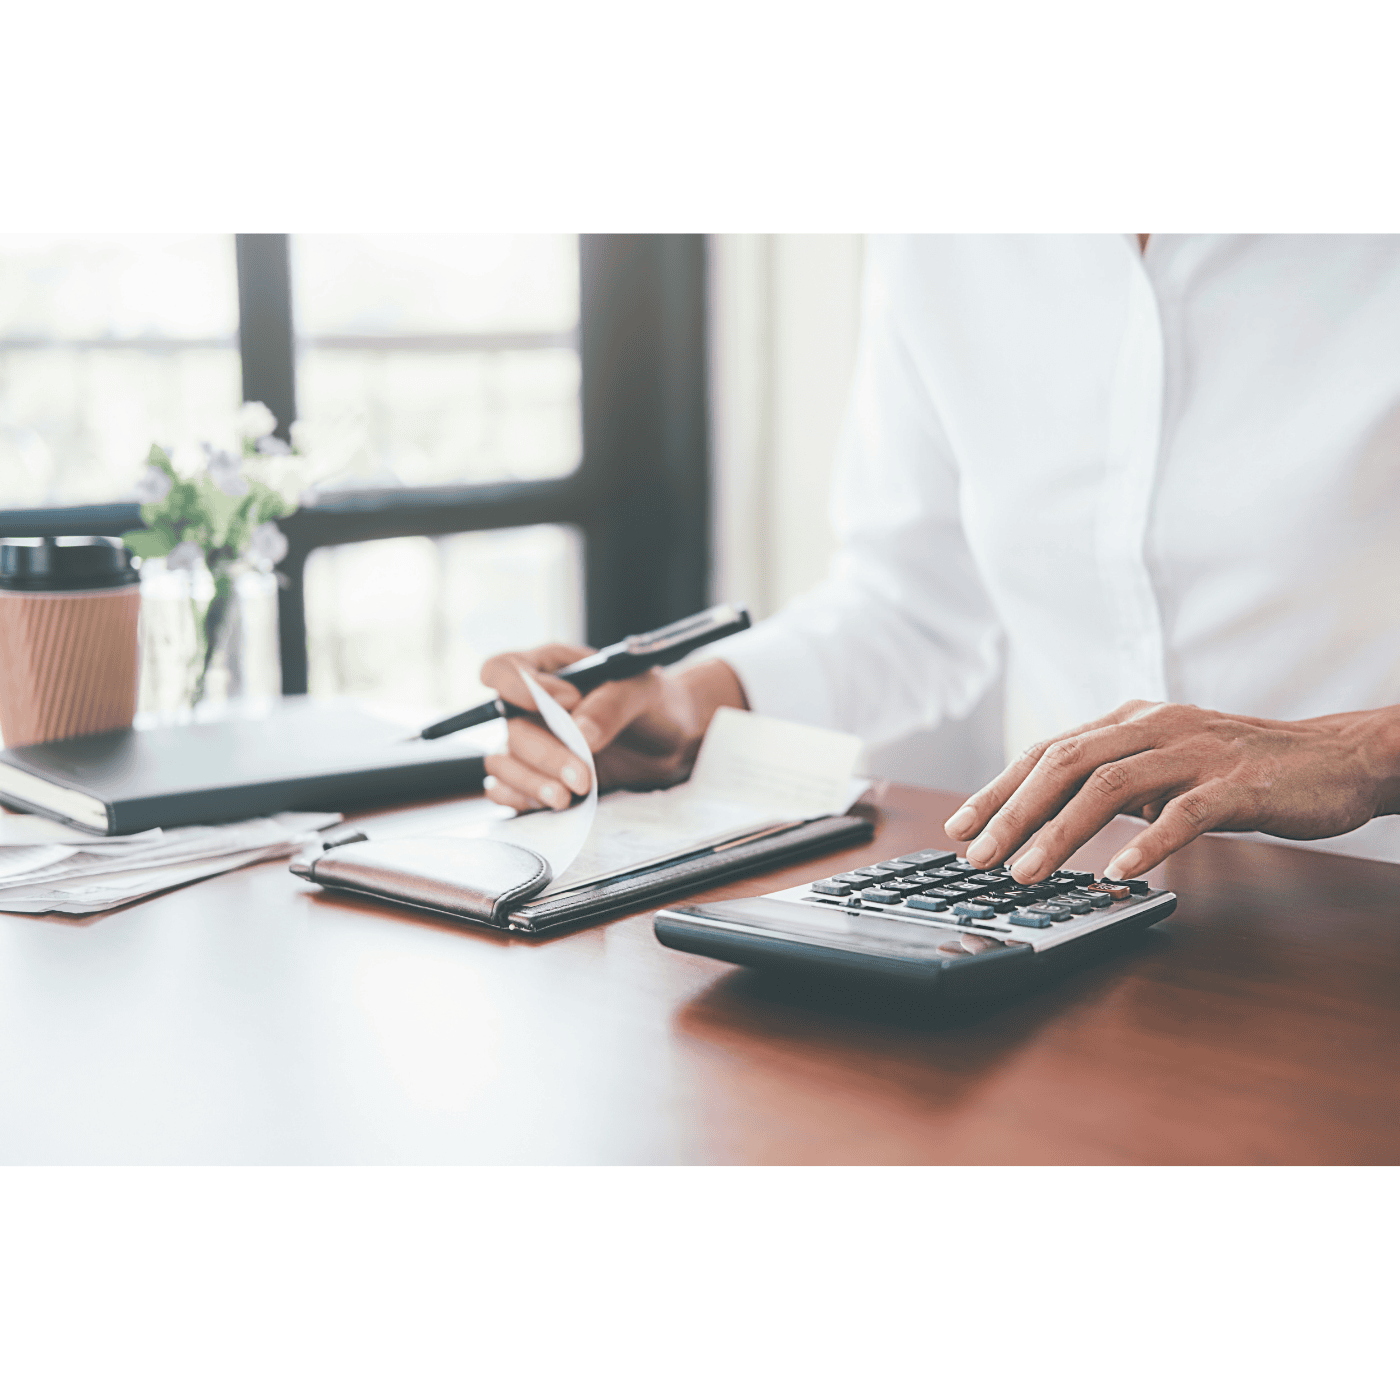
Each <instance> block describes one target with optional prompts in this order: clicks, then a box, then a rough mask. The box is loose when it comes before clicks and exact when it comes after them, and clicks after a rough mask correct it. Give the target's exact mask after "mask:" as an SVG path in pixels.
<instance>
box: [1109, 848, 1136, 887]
mask: <svg viewBox="0 0 1400 1400" xmlns="http://www.w3.org/2000/svg"><path fill="white" fill-rule="evenodd" d="M1141 869H1142V852H1141V851H1140V850H1138V849H1137V847H1136V846H1129V847H1128V849H1127V850H1126V851H1119V852H1118V854H1117V855H1116V856H1114V857H1113V859H1112V860H1111V861H1109V863H1108V868H1107V869H1106V870H1105V871H1104V873H1103V877H1104V879H1105V880H1121V879H1122V878H1123V877H1124V876H1125V875H1135V874H1137V872H1138V871H1139V870H1141Z"/></svg>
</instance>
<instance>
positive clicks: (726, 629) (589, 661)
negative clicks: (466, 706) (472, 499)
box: [418, 603, 749, 739]
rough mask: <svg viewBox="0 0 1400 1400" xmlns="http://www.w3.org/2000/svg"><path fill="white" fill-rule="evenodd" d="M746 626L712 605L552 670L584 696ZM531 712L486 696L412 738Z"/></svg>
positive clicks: (727, 609) (737, 614)
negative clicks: (609, 682)
mask: <svg viewBox="0 0 1400 1400" xmlns="http://www.w3.org/2000/svg"><path fill="white" fill-rule="evenodd" d="M748 625H749V615H748V613H747V611H745V609H743V608H736V607H733V606H732V605H731V604H729V603H721V604H720V605H719V606H718V607H714V608H707V609H706V610H705V611H704V612H702V613H696V614H695V616H694V617H685V618H682V619H681V620H680V621H679V622H672V623H670V624H669V625H668V626H666V627H658V628H657V629H656V631H655V632H641V633H638V634H637V635H636V636H633V637H624V638H623V639H622V640H621V641H620V642H614V643H613V644H612V646H610V647H604V648H603V649H602V651H595V652H594V653H593V655H592V656H585V657H583V658H582V659H581V660H578V661H574V662H571V663H570V664H569V665H568V666H565V667H563V668H561V669H560V670H558V671H556V672H555V673H554V674H555V675H556V676H558V677H559V678H560V679H561V680H566V681H568V682H569V683H570V684H571V685H573V686H575V687H576V688H577V689H578V690H580V691H582V692H583V694H585V695H586V694H587V693H588V692H589V691H590V690H593V689H594V688H596V687H597V686H600V685H602V684H603V683H604V682H605V681H620V680H626V679H627V677H628V676H640V675H641V674H642V672H643V671H649V670H650V669H651V668H652V667H653V666H668V665H670V663H671V662H673V661H679V660H680V659H681V657H683V656H688V655H689V654H690V653H691V652H692V651H694V650H695V649H696V647H702V646H704V645H705V644H706V643H707V642H717V641H718V640H719V639H720V638H721V637H727V636H729V635H730V634H731V633H733V632H742V631H743V630H744V629H745V628H746V627H748ZM533 713H534V711H532V710H524V709H521V708H520V706H519V705H512V704H511V703H510V702H509V701H508V700H502V699H500V698H499V697H497V698H496V699H494V700H487V701H485V702H483V703H482V704H480V705H476V706H474V707H473V708H472V709H470V710H463V711H462V713H461V714H459V715H449V716H448V717H447V718H446V719H440V720H438V721H437V722H436V723H435V724H430V725H429V726H428V727H427V728H426V729H424V730H423V731H422V732H421V733H420V734H419V735H418V737H419V738H420V739H441V738H442V736H443V735H444V734H455V733H456V732H457V730H459V729H470V728H471V727H472V726H473V725H475V724H485V723H486V722H487V721H488V720H493V719H509V718H511V717H512V716H514V715H525V714H533Z"/></svg>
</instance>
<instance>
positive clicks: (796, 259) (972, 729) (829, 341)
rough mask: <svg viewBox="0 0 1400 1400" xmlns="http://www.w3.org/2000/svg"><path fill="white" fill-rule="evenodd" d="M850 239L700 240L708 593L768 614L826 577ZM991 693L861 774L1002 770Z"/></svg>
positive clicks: (938, 779)
mask: <svg viewBox="0 0 1400 1400" xmlns="http://www.w3.org/2000/svg"><path fill="white" fill-rule="evenodd" d="M861 253H862V240H861V238H860V237H859V236H857V235H843V234H822V235H813V234H777V235H772V234H720V235H716V236H714V237H713V238H712V239H711V240H710V286H711V293H710V296H711V304H710V320H711V325H710V343H711V357H712V359H711V381H710V382H711V402H712V415H713V417H712V425H711V427H712V442H713V445H714V463H715V523H716V529H715V537H716V548H715V560H714V568H713V576H712V593H713V596H714V597H715V598H716V599H717V600H718V599H724V600H729V601H734V602H742V603H747V604H748V606H749V608H750V609H751V611H752V612H753V613H754V615H755V617H756V618H757V617H767V616H769V615H770V614H772V613H774V612H776V611H777V610H778V609H779V608H781V607H782V606H783V604H784V603H786V602H788V601H789V600H790V599H791V598H793V597H795V596H796V595H797V594H798V593H800V592H802V591H803V590H804V589H807V588H810V587H811V586H812V585H813V584H815V583H817V582H818V581H819V580H820V579H821V578H822V577H823V575H824V574H825V572H826V569H827V565H828V563H829V562H830V559H831V554H832V550H833V539H832V533H831V526H830V523H829V521H828V518H827V496H828V492H829V486H830V480H831V471H832V467H833V464H834V461H835V455H836V442H837V437H838V435H839V433H840V429H841V423H842V420H843V418H844V415H845V410H846V401H847V399H848V397H849V392H850V381H851V373H852V369H853V367H854V363H855V349H856V335H857V328H858V322H859V307H860V276H861ZM1001 710H1002V697H1001V688H1000V686H998V687H997V688H996V690H995V693H994V694H992V695H989V696H988V697H987V700H986V701H984V703H983V704H982V705H981V706H979V707H978V709H977V710H976V711H975V712H974V713H973V714H972V715H970V716H969V717H968V718H967V719H965V720H962V721H959V722H956V723H952V724H947V725H943V726H941V727H940V729H939V730H938V731H936V732H925V733H921V734H915V735H911V736H909V737H908V738H907V739H904V740H901V741H900V742H898V743H896V744H892V745H886V746H884V747H882V748H880V749H878V750H875V751H873V752H872V753H870V754H868V755H867V765H866V766H867V771H869V772H871V773H872V774H876V775H879V776H888V777H895V778H899V779H901V780H902V781H905V782H913V783H920V784H922V785H924V786H928V787H947V788H953V789H956V790H958V791H967V790H970V789H972V788H976V787H979V786H981V784H982V783H984V782H986V781H987V780H988V779H990V778H991V777H992V776H993V775H994V774H995V773H996V772H997V770H998V769H999V768H1000V766H1001V761H1002V760H1001V751H1002V740H1001V726H1002V715H1001Z"/></svg>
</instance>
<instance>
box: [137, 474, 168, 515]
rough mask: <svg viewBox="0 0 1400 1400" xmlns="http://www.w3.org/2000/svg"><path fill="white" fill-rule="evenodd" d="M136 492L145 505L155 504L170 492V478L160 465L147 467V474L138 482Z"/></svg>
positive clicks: (138, 498)
mask: <svg viewBox="0 0 1400 1400" xmlns="http://www.w3.org/2000/svg"><path fill="white" fill-rule="evenodd" d="M135 494H136V499H137V500H138V501H140V502H141V504H142V505H143V506H146V505H155V504H156V502H157V501H163V500H164V499H165V498H166V497H167V496H168V495H169V494H170V478H169V477H168V476H166V474H165V473H164V472H163V471H161V469H160V468H159V467H147V468H146V475H145V476H143V477H142V478H141V480H140V481H138V482H137V483H136V490H135Z"/></svg>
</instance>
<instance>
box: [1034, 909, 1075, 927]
mask: <svg viewBox="0 0 1400 1400" xmlns="http://www.w3.org/2000/svg"><path fill="white" fill-rule="evenodd" d="M1026 913H1027V914H1043V915H1044V916H1045V917H1046V918H1047V919H1051V920H1053V921H1054V922H1055V923H1057V924H1062V923H1064V922H1065V920H1066V919H1068V918H1070V917H1072V916H1071V914H1070V912H1069V910H1068V909H1062V908H1061V907H1060V906H1059V905H1058V904H1033V905H1032V906H1031V907H1030V908H1029V909H1027V910H1026Z"/></svg>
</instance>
